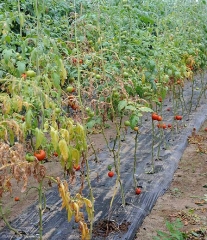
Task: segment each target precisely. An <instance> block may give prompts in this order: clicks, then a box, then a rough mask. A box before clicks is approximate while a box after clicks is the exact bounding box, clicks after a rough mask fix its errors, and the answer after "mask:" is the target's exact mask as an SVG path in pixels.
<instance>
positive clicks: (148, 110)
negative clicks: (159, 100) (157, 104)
mask: <svg viewBox="0 0 207 240" xmlns="http://www.w3.org/2000/svg"><path fill="white" fill-rule="evenodd" d="M139 110H140V111H142V112H153V110H152V109H151V108H148V107H140V108H139Z"/></svg>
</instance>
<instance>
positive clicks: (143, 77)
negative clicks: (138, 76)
mask: <svg viewBox="0 0 207 240" xmlns="http://www.w3.org/2000/svg"><path fill="white" fill-rule="evenodd" d="M144 83H145V75H144V74H142V84H144Z"/></svg>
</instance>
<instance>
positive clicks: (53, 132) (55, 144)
mask: <svg viewBox="0 0 207 240" xmlns="http://www.w3.org/2000/svg"><path fill="white" fill-rule="evenodd" d="M50 136H51V142H52V145H53V147H54V150H55V151H56V150H57V147H58V141H59V135H58V131H57V130H55V129H54V128H53V127H51V131H50Z"/></svg>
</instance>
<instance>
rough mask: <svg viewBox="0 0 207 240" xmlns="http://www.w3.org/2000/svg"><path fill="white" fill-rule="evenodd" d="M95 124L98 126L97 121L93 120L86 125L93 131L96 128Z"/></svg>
mask: <svg viewBox="0 0 207 240" xmlns="http://www.w3.org/2000/svg"><path fill="white" fill-rule="evenodd" d="M95 124H96V121H95V120H91V121H89V122H87V123H86V127H87V128H89V129H91V128H93V127H94V125H95Z"/></svg>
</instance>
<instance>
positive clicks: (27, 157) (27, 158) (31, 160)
mask: <svg viewBox="0 0 207 240" xmlns="http://www.w3.org/2000/svg"><path fill="white" fill-rule="evenodd" d="M25 158H26V160H27V161H28V162H33V161H34V160H35V157H34V156H33V155H32V154H31V153H27V154H26V156H25Z"/></svg>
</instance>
